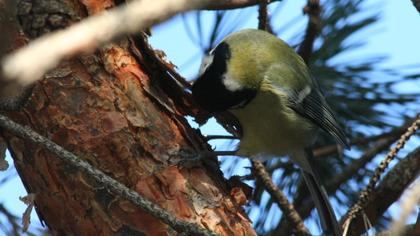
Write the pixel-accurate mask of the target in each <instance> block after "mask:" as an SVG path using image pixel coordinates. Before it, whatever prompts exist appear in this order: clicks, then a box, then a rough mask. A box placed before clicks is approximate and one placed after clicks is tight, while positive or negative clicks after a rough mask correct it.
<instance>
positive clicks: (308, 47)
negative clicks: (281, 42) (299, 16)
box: [298, 0, 321, 64]
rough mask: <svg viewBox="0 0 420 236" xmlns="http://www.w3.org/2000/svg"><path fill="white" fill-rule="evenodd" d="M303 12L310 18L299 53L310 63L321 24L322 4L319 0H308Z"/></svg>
mask: <svg viewBox="0 0 420 236" xmlns="http://www.w3.org/2000/svg"><path fill="white" fill-rule="evenodd" d="M303 13H305V14H307V15H308V16H309V20H308V25H307V26H306V31H305V37H304V39H303V41H302V43H301V44H300V46H299V50H298V54H299V55H300V56H301V57H302V58H303V60H304V61H305V62H306V64H308V62H309V59H310V57H311V54H312V49H313V45H314V41H315V39H316V36H317V35H318V33H319V28H320V25H321V18H320V14H321V5H320V4H319V0H308V3H307V5H306V6H305V7H304V8H303Z"/></svg>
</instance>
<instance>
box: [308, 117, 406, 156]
mask: <svg viewBox="0 0 420 236" xmlns="http://www.w3.org/2000/svg"><path fill="white" fill-rule="evenodd" d="M411 122H412V121H410V122H407V123H406V124H405V125H403V126H402V127H398V128H395V129H393V130H391V131H390V132H386V133H382V134H379V135H374V136H370V137H362V138H355V139H353V140H351V141H350V146H354V145H366V144H369V143H371V142H378V143H379V142H381V140H383V141H386V140H388V139H389V138H390V137H392V138H393V139H396V138H398V137H400V136H401V135H402V134H403V133H404V131H405V130H407V128H408V126H409V125H410V124H411ZM338 151H339V147H338V146H337V145H336V144H331V145H325V146H319V147H315V148H314V149H313V153H314V156H315V157H325V156H328V155H332V154H336V153H338Z"/></svg>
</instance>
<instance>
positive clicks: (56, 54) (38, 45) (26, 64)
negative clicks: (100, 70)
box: [0, 0, 258, 85]
mask: <svg viewBox="0 0 420 236" xmlns="http://www.w3.org/2000/svg"><path fill="white" fill-rule="evenodd" d="M256 3H258V1H257V0H249V1H246V0H233V1H228V0H177V1H172V0H136V1H132V2H129V3H127V4H124V5H122V6H121V7H118V8H113V9H110V10H108V11H105V12H102V13H99V14H96V15H93V16H91V17H89V18H87V19H85V20H83V21H81V22H79V23H77V24H74V25H73V26H71V27H69V28H68V29H66V30H61V31H57V32H54V33H51V34H49V35H45V36H42V37H40V38H38V39H36V40H34V41H33V42H32V43H30V44H29V45H28V46H26V47H24V48H22V49H20V50H18V51H17V52H16V53H14V54H12V55H9V56H7V57H6V58H5V59H4V61H3V63H2V68H1V69H0V71H2V74H3V77H5V78H6V79H11V80H17V81H18V82H19V83H20V84H23V85H27V84H31V83H33V82H34V81H36V80H38V79H40V78H41V77H42V76H43V74H44V73H45V72H46V71H48V70H50V69H52V68H54V67H55V66H57V65H58V63H60V61H61V60H62V59H64V58H69V57H72V56H75V55H78V54H82V53H86V52H90V51H93V50H95V49H96V48H98V47H100V46H102V45H104V44H105V43H107V42H110V41H111V40H113V39H115V38H117V37H119V36H122V35H125V34H133V33H135V32H138V31H140V30H142V29H145V28H148V27H151V26H152V25H155V24H157V23H160V22H163V21H165V20H167V19H169V18H170V17H172V16H174V15H176V14H178V13H181V12H186V11H190V10H194V9H232V8H236V7H244V6H245V5H252V4H256ZM122 22H129V23H128V24H122Z"/></svg>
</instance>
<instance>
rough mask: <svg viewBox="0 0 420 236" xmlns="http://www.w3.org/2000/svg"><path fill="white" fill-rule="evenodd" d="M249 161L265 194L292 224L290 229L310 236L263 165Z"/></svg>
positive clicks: (253, 160)
mask: <svg viewBox="0 0 420 236" xmlns="http://www.w3.org/2000/svg"><path fill="white" fill-rule="evenodd" d="M250 160H251V163H252V167H253V170H254V173H255V175H256V177H257V179H258V180H259V181H261V182H262V183H263V184H264V186H265V188H266V189H267V192H268V193H270V195H271V196H272V197H273V198H274V199H275V201H276V202H277V204H278V205H279V207H280V209H281V210H282V211H283V213H284V215H285V216H286V218H287V220H288V221H289V222H290V223H291V224H292V228H294V229H295V230H296V234H298V235H310V233H309V230H308V229H307V228H306V227H305V225H304V224H303V220H302V218H301V217H300V216H299V214H298V213H297V211H296V210H295V208H294V206H293V205H292V204H291V203H290V202H289V201H288V200H287V197H286V195H285V194H284V193H283V192H282V191H281V190H280V189H279V188H278V187H277V186H276V185H275V184H274V183H273V181H272V180H271V178H270V175H269V174H268V172H267V170H266V169H265V167H264V165H263V164H262V163H261V162H260V161H258V160H255V159H250Z"/></svg>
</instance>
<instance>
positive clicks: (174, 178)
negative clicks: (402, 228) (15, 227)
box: [2, 1, 255, 235]
mask: <svg viewBox="0 0 420 236" xmlns="http://www.w3.org/2000/svg"><path fill="white" fill-rule="evenodd" d="M22 2H24V1H21V3H22ZM83 2H84V3H85V4H86V5H83V4H82V3H81V2H73V1H59V2H55V4H56V6H57V4H59V7H58V8H57V9H61V10H62V11H61V10H60V14H59V15H60V17H61V18H62V19H66V21H60V22H62V23H63V22H64V23H66V24H69V23H71V22H72V21H75V20H77V19H78V18H81V17H83V16H84V15H85V14H86V10H87V12H94V11H93V10H92V9H94V10H95V11H98V10H101V9H105V8H108V7H111V6H113V5H114V3H113V2H104V1H83ZM31 4H32V5H31V6H30V9H29V10H28V11H25V12H23V13H21V14H20V15H19V19H20V22H21V23H25V22H28V21H27V20H28V19H29V18H31V17H32V18H33V17H38V18H39V17H44V18H43V19H49V18H50V17H52V15H53V14H58V13H57V12H56V11H57V9H55V8H54V7H51V5H48V1H32V2H31ZM47 6H49V7H47ZM43 7H44V8H43ZM40 9H41V10H44V14H43V15H42V16H40V15H39V12H37V11H40ZM49 11H52V12H49ZM25 20H26V21H25ZM46 22H47V23H45V25H41V26H39V25H37V26H36V27H34V25H33V24H30V25H25V24H24V27H23V28H24V31H25V33H26V35H27V36H29V37H37V36H38V35H39V34H42V33H44V32H47V31H50V30H53V29H51V28H48V27H51V24H50V23H48V21H46ZM143 50H145V49H144V48H137V47H136V45H135V44H134V43H133V41H132V40H130V39H129V38H123V39H120V40H119V41H118V42H115V43H112V44H109V45H107V46H106V47H103V48H102V49H101V50H99V51H97V52H95V53H93V54H89V55H85V56H81V57H78V58H76V59H72V60H68V61H65V62H63V63H61V64H60V65H59V67H58V68H56V69H54V70H53V71H51V72H49V73H48V74H47V75H46V76H45V79H44V80H42V81H40V82H39V83H37V84H36V85H35V87H34V88H33V93H32V95H31V97H30V98H29V101H28V102H27V103H26V105H25V106H24V107H23V109H22V110H21V111H17V112H9V113H7V115H8V116H9V117H11V118H12V119H13V120H14V121H16V122H18V123H20V124H23V125H27V126H29V127H31V128H33V129H34V130H35V131H37V132H39V133H40V134H42V135H43V136H46V137H48V138H50V139H51V140H53V141H54V142H56V143H57V144H59V145H61V146H63V147H64V148H65V149H67V150H69V151H71V152H73V153H75V154H77V155H78V156H79V157H82V158H83V159H84V160H86V161H88V162H89V163H90V164H92V165H94V166H95V167H97V168H98V169H100V170H102V171H103V172H105V173H106V174H108V175H110V176H112V177H113V178H115V179H117V180H118V181H120V182H121V183H123V184H125V185H126V186H128V187H129V188H131V189H133V190H135V191H137V192H138V193H139V194H141V195H142V196H144V197H145V198H147V199H149V200H151V201H153V202H154V203H157V204H158V205H159V206H161V207H162V208H164V209H166V210H167V211H168V212H169V213H171V214H173V215H174V216H176V217H177V218H179V219H182V220H185V221H189V222H195V223H197V224H199V225H201V226H202V227H204V228H208V229H210V230H212V231H214V232H216V233H218V234H221V235H255V232H254V230H253V229H252V228H251V225H250V221H249V220H248V219H247V216H246V215H245V214H244V212H243V210H242V208H241V204H244V203H243V202H241V203H237V201H235V198H233V197H231V186H230V184H229V182H228V181H226V180H225V179H223V177H222V174H221V172H220V171H219V169H218V168H219V167H218V163H217V160H215V159H210V160H208V161H206V162H202V161H198V162H194V163H193V164H192V165H191V164H190V163H188V162H185V158H186V156H191V153H197V152H200V151H202V150H207V148H208V147H207V145H206V144H205V142H204V141H203V139H202V138H201V136H200V135H199V133H197V131H196V130H194V129H192V128H191V127H190V126H189V125H188V123H187V122H186V120H185V119H184V118H183V115H185V112H186V111H185V109H183V110H182V111H181V109H178V107H177V103H176V102H174V100H175V99H173V98H172V97H171V96H170V95H169V94H168V93H167V92H165V91H168V88H167V87H165V86H168V85H167V83H164V82H162V81H163V80H164V79H168V78H162V76H163V75H164V74H165V73H164V72H162V71H159V70H160V68H157V67H154V66H153V65H150V61H149V60H147V59H146V58H145V57H147V55H145V54H143ZM136 55H137V56H136ZM2 135H3V136H4V137H5V140H6V141H7V143H8V147H9V149H10V151H11V153H12V157H13V159H14V162H15V165H16V168H17V171H18V173H19V175H20V177H21V178H22V181H23V182H24V185H25V187H26V189H27V190H28V192H30V193H35V194H36V199H35V205H36V210H37V212H38V214H39V215H40V218H41V219H42V220H43V221H44V222H45V224H46V225H48V227H49V228H50V229H51V232H52V233H53V234H54V235H176V232H175V231H174V230H173V229H171V228H170V227H168V226H167V225H165V224H164V223H162V222H161V221H159V220H157V219H156V218H154V217H152V216H151V215H149V214H147V213H145V212H144V211H142V210H141V209H139V208H136V207H135V206H134V205H133V204H131V203H130V202H128V201H126V200H123V199H121V198H120V197H118V196H115V195H113V194H111V193H110V192H109V191H108V190H107V189H106V188H105V187H104V186H101V185H100V184H98V183H97V182H96V181H94V180H93V179H92V178H90V177H89V176H87V175H85V174H82V172H81V171H80V170H78V169H75V168H72V167H70V166H69V165H68V164H67V163H65V162H62V161H60V160H59V159H58V158H56V157H55V156H53V154H51V153H49V152H48V151H46V150H44V149H43V148H41V147H40V146H38V145H36V144H33V143H32V142H31V141H29V140H24V139H22V138H19V137H16V136H13V135H11V134H10V133H6V132H2ZM186 154H188V155H186ZM236 192H237V189H235V193H236Z"/></svg>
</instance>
